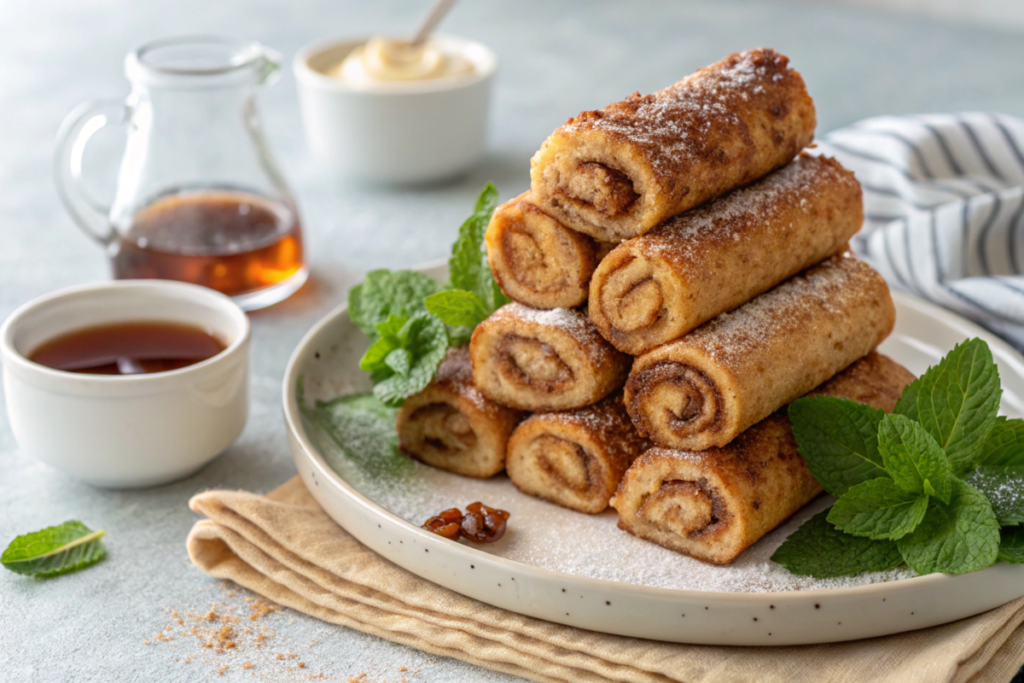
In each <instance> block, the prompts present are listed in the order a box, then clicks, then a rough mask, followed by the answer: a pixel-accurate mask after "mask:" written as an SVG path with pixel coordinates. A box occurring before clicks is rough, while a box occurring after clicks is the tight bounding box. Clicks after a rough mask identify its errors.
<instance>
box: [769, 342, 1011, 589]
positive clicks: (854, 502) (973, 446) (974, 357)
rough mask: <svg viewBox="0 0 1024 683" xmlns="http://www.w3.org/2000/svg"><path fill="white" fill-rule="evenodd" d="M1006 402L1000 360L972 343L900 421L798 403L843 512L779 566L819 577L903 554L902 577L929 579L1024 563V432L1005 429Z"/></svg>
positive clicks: (794, 538)
mask: <svg viewBox="0 0 1024 683" xmlns="http://www.w3.org/2000/svg"><path fill="white" fill-rule="evenodd" d="M1001 394H1002V390H1001V388H1000V385H999V371H998V368H997V366H996V364H995V361H994V360H993V359H992V352H991V350H990V349H989V348H988V345H987V344H986V343H985V342H984V341H982V340H980V339H970V340H968V341H966V342H964V343H963V344H960V345H958V346H957V347H956V348H954V349H953V350H952V351H951V352H950V353H949V354H948V355H947V356H946V357H945V358H943V359H942V360H941V361H940V362H939V363H938V364H937V365H935V366H934V367H932V368H929V369H928V371H927V372H925V373H924V375H922V376H921V377H920V378H919V379H917V380H915V381H914V382H912V383H911V384H909V385H908V386H907V387H906V388H905V389H904V391H903V395H902V396H901V397H900V399H899V401H898V402H897V404H896V408H895V410H894V411H893V414H891V415H889V414H886V413H884V412H882V411H880V410H876V409H874V408H870V407H868V406H865V405H862V404H859V403H855V402H853V401H849V400H846V399H837V398H830V397H820V396H819V397H811V398H803V399H799V400H797V401H795V402H794V403H793V404H792V405H791V406H790V407H789V418H790V421H791V423H792V425H793V434H794V436H795V437H796V441H797V446H798V448H799V450H800V453H801V455H803V457H804V459H805V460H806V461H807V465H808V467H809V468H810V470H811V473H812V474H813V475H814V476H815V478H816V479H817V480H818V481H819V482H820V483H821V485H822V486H823V487H824V488H825V489H826V490H827V491H828V492H829V493H831V494H833V495H835V496H837V497H838V500H837V501H836V503H835V504H834V505H833V506H832V508H831V509H830V510H828V511H826V512H824V513H822V514H821V515H819V516H818V517H820V518H821V519H819V518H818V517H815V518H814V519H812V520H811V521H809V522H808V523H807V524H805V525H804V526H803V527H801V528H800V529H799V530H798V531H797V532H796V533H794V534H792V535H790V537H789V538H788V539H786V541H785V542H784V543H783V544H782V545H781V546H780V547H779V549H778V550H777V551H776V552H775V554H774V555H773V556H772V559H773V560H775V561H776V562H779V563H780V564H782V565H783V566H785V567H787V568H788V569H789V570H790V571H792V572H794V573H798V574H809V575H813V576H842V575H848V574H857V573H860V572H864V571H877V570H878V569H879V568H880V567H881V565H883V564H886V563H885V562H881V561H879V560H878V558H879V557H886V558H892V557H894V555H893V553H894V552H895V553H896V556H898V557H899V562H897V563H896V564H894V565H891V566H898V565H899V564H903V563H905V564H907V565H908V566H909V567H910V568H911V569H913V570H914V571H916V572H917V573H918V574H929V573H932V572H945V573H949V574H961V573H966V572H973V571H977V570H979V569H984V568H985V567H989V566H991V565H992V564H994V563H995V562H996V561H997V559H1003V560H1005V561H1007V562H1022V561H1024V532H1022V531H1019V529H1020V527H1016V525H1017V524H1021V523H1024V421H1022V420H1010V419H1007V418H1005V417H997V415H996V411H997V410H998V409H999V400H1000V396H1001ZM812 523H813V525H812ZM1000 526H1002V527H1004V528H1003V529H1000ZM805 529H806V531H805Z"/></svg>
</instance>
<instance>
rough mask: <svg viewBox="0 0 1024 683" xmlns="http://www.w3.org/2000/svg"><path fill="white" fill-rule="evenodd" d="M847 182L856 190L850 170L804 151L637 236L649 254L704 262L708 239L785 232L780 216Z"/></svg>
mask: <svg viewBox="0 0 1024 683" xmlns="http://www.w3.org/2000/svg"><path fill="white" fill-rule="evenodd" d="M834 183H844V184H846V185H847V186H848V187H849V189H850V190H852V191H854V192H855V191H856V187H857V181H856V179H855V178H854V177H853V174H852V173H849V172H848V171H845V170H844V169H843V168H842V167H841V166H840V165H839V164H838V163H836V162H835V161H834V160H832V159H830V158H827V157H812V156H810V155H806V154H804V155H801V156H799V157H797V158H796V159H795V160H793V161H792V162H791V163H790V164H788V165H786V166H784V167H782V168H781V169H779V170H777V171H775V172H774V173H771V174H770V175H768V176H766V177H765V178H763V179H762V180H759V181H758V182H756V183H754V184H753V185H749V186H747V187H745V188H741V189H739V190H736V191H734V192H731V193H729V194H727V195H725V196H723V197H719V198H718V199H715V200H713V201H711V202H709V203H708V204H706V205H705V206H702V207H700V208H697V209H693V210H691V211H687V212H685V213H683V214H680V215H679V216H676V217H675V218H672V219H670V220H668V221H666V222H665V223H664V224H663V225H661V226H660V227H658V228H656V229H655V230H653V231H651V232H650V233H648V234H647V235H645V236H643V237H641V238H639V239H637V240H636V242H635V244H636V248H638V249H639V250H640V252H641V253H642V254H643V255H644V256H645V257H647V258H657V257H665V258H669V259H674V260H683V261H685V262H691V263H700V262H701V261H702V257H703V256H705V255H706V254H707V250H706V246H707V244H708V243H709V242H717V241H725V240H732V241H733V242H740V241H743V240H755V239H757V238H758V236H760V235H761V234H763V233H764V232H765V231H766V230H771V231H773V232H780V233H785V232H787V231H789V230H791V229H792V228H793V225H792V223H791V222H790V223H784V222H781V221H782V220H784V217H786V215H787V214H788V215H789V220H790V221H792V219H793V217H795V216H798V215H800V214H807V213H810V212H811V211H812V210H813V209H814V207H815V206H816V202H815V198H816V197H819V196H821V195H822V190H823V187H825V186H827V185H830V184H834Z"/></svg>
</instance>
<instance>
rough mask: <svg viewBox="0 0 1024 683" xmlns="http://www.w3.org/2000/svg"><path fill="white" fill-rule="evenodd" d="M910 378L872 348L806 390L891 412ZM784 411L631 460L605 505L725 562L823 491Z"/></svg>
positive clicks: (623, 518) (628, 523) (661, 540)
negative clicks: (702, 446)
mask: <svg viewBox="0 0 1024 683" xmlns="http://www.w3.org/2000/svg"><path fill="white" fill-rule="evenodd" d="M913 379H914V376H913V375H912V374H911V373H910V372H909V371H908V370H907V369H906V368H904V367H903V366H901V365H899V364H898V363H896V362H895V361H893V360H892V359H890V358H887V357H886V356H882V355H880V354H877V353H874V352H872V353H870V354H868V355H867V356H866V357H864V358H863V359H861V360H859V361H857V362H856V363H854V364H853V365H851V366H850V367H849V368H847V369H846V370H845V371H843V372H842V373H840V374H839V375H836V376H835V377H834V378H832V379H831V380H829V381H828V382H826V383H825V384H824V385H822V386H821V387H819V388H818V389H817V390H815V391H813V392H811V394H810V395H825V396H836V397H841V398H848V399H851V400H854V401H858V402H860V403H866V404H868V405H870V406H873V407H875V408H879V409H881V410H885V411H891V410H892V409H893V407H894V406H895V405H896V399H898V398H899V396H900V393H901V392H902V391H903V387H904V386H906V385H907V384H909V383H910V382H911V381H913ZM821 491H822V488H821V486H820V485H819V484H818V482H816V481H815V480H814V477H813V476H811V472H810V470H809V469H808V467H807V464H806V463H805V462H804V459H803V458H802V457H800V454H799V453H798V452H797V445H796V440H795V439H794V438H793V430H792V428H791V427H790V423H789V419H788V418H787V417H786V413H785V410H780V411H778V412H776V413H774V414H773V415H771V416H770V417H768V418H766V419H764V420H762V421H761V422H758V423H757V424H756V425H754V426H753V427H751V428H750V429H748V430H747V431H745V432H743V433H742V434H740V435H739V436H738V437H737V438H736V440H735V441H733V442H732V443H730V444H729V445H727V446H724V447H722V448H712V449H709V450H706V451H684V450H673V449H670V448H662V447H655V448H652V449H650V450H648V451H646V452H645V453H644V454H643V455H641V456H640V457H639V458H637V459H636V461H634V462H633V465H632V466H631V467H630V468H629V470H628V471H627V472H626V474H625V476H624V477H623V479H622V483H620V484H619V488H618V491H616V493H615V497H614V498H612V500H611V505H612V507H614V508H615V509H616V510H618V513H619V528H621V529H625V530H626V531H628V532H629V533H631V534H633V535H635V536H639V537H640V538H644V539H647V540H649V541H653V542H655V543H657V544H658V545H661V546H664V547H666V548H669V549H670V550H675V551H676V552H680V553H683V554H684V555H689V556H691V557H694V558H696V559H698V560H701V561H703V562H710V563H711V564H728V563H729V562H732V561H733V560H735V559H736V557H737V556H739V554H740V553H741V552H743V550H745V549H746V548H747V547H749V546H750V545H751V544H753V543H754V542H755V541H757V540H758V539H760V538H761V537H762V536H764V535H765V534H767V533H768V532H769V531H771V530H772V529H774V528H775V527H776V526H778V525H779V524H780V523H782V522H783V521H785V520H786V519H787V518H788V517H789V516H790V515H792V514H793V513H795V512H796V511H797V510H799V509H800V508H801V507H803V506H804V505H806V504H807V503H808V502H809V501H810V500H811V499H812V498H814V497H815V496H817V495H818V494H819V493H821Z"/></svg>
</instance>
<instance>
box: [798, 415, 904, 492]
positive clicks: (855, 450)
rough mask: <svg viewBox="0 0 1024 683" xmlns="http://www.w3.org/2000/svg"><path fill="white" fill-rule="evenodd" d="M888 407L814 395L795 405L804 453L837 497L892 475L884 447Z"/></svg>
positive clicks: (816, 476)
mask: <svg viewBox="0 0 1024 683" xmlns="http://www.w3.org/2000/svg"><path fill="white" fill-rule="evenodd" d="M883 416H885V412H884V411H881V410H878V409H877V408H872V407H871V406H867V405H864V404H863V403H857V402H855V401H851V400H849V399H845V398H833V397H831V396H814V397H810V398H801V399H798V400H796V401H794V402H793V403H792V404H791V405H790V406H789V420H790V422H791V423H792V425H793V435H794V436H795V437H796V442H797V445H798V446H799V449H800V454H801V455H803V456H804V459H805V460H806V461H807V465H808V467H809V468H810V470H811V474H813V475H814V478H815V479H817V480H818V482H819V483H820V484H821V485H822V486H824V487H825V490H826V491H828V492H829V493H831V494H832V495H833V496H841V495H843V494H844V493H846V492H847V491H848V490H849V489H850V487H851V486H856V485H857V484H861V483H863V482H865V481H869V480H871V479H875V478H877V477H887V476H888V475H887V474H886V473H885V470H883V469H882V456H881V454H880V453H879V452H878V436H877V434H878V425H879V423H880V422H881V421H882V417H883Z"/></svg>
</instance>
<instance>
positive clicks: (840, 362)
mask: <svg viewBox="0 0 1024 683" xmlns="http://www.w3.org/2000/svg"><path fill="white" fill-rule="evenodd" d="M895 321H896V310H895V307H894V306H893V302H892V297H891V296H890V294H889V288H888V286H887V285H886V284H885V280H883V279H882V277H881V276H880V275H879V274H878V273H876V272H875V271H874V270H873V269H872V268H871V267H870V266H869V265H867V264H866V263H864V262H863V261H858V260H857V259H855V258H854V257H852V256H850V255H848V254H843V255H839V256H834V257H832V258H831V259H829V260H827V261H824V262H823V263H821V264H819V265H817V266H815V267H814V268H811V269H810V270H807V271H805V272H803V273H801V274H800V275H797V276H794V277H792V278H790V279H789V280H787V281H786V282H784V283H782V284H781V285H779V286H777V287H776V288H774V289H772V290H769V291H768V292H765V293H764V294H762V295H760V296H758V297H757V298H755V299H753V300H751V301H749V302H748V303H746V304H744V305H742V306H740V307H739V308H737V309H735V310H734V311H731V312H729V313H723V314H721V315H719V316H718V317H716V318H714V319H712V320H711V321H710V322H707V323H705V324H704V325H702V326H700V327H698V328H697V329H696V330H693V331H692V332H690V333H689V334H687V335H685V336H683V337H681V338H680V339H678V340H676V341H674V342H670V343H668V344H664V345H663V346H659V347H657V348H655V349H654V350H652V351H649V352H647V353H645V354H644V355H642V356H639V357H637V358H636V360H635V361H634V363H633V369H632V371H631V372H630V375H629V380H628V381H627V382H626V407H627V408H628V409H629V414H630V416H631V417H632V418H633V423H634V424H635V425H636V426H637V429H639V430H640V432H641V433H642V434H645V435H646V436H648V437H650V438H651V440H652V441H654V442H655V443H657V444H660V445H663V446H669V447H671V448H685V449H689V450H703V449H705V448H711V447H714V446H724V445H726V444H727V443H729V442H730V441H732V440H733V439H734V438H736V436H737V435H738V434H739V433H740V432H742V431H743V430H744V429H746V428H747V427H750V426H751V425H753V424H754V423H756V422H758V421H759V420H762V419H763V418H765V417H767V416H768V415H771V414H772V413H773V412H775V411H776V410H778V409H779V408H780V407H782V406H784V405H786V404H787V403H789V402H791V401H793V400H795V399H796V398H798V397H799V396H802V395H803V394H805V393H807V392H808V391H810V390H811V389H813V388H814V387H816V386H817V385H819V384H821V383H822V382H824V381H825V380H826V379H828V378H829V377H831V376H833V375H834V374H835V373H837V372H839V371H840V370H842V369H843V368H845V367H847V366H848V365H850V364H851V363H852V362H853V361H855V360H857V359H858V358H860V357H861V356H863V355H864V354H866V353H867V352H868V351H871V350H872V349H874V348H875V347H876V346H878V344H880V343H881V342H882V340H884V339H885V338H886V337H887V336H888V335H889V333H890V332H891V331H892V328H893V325H894V324H895Z"/></svg>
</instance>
